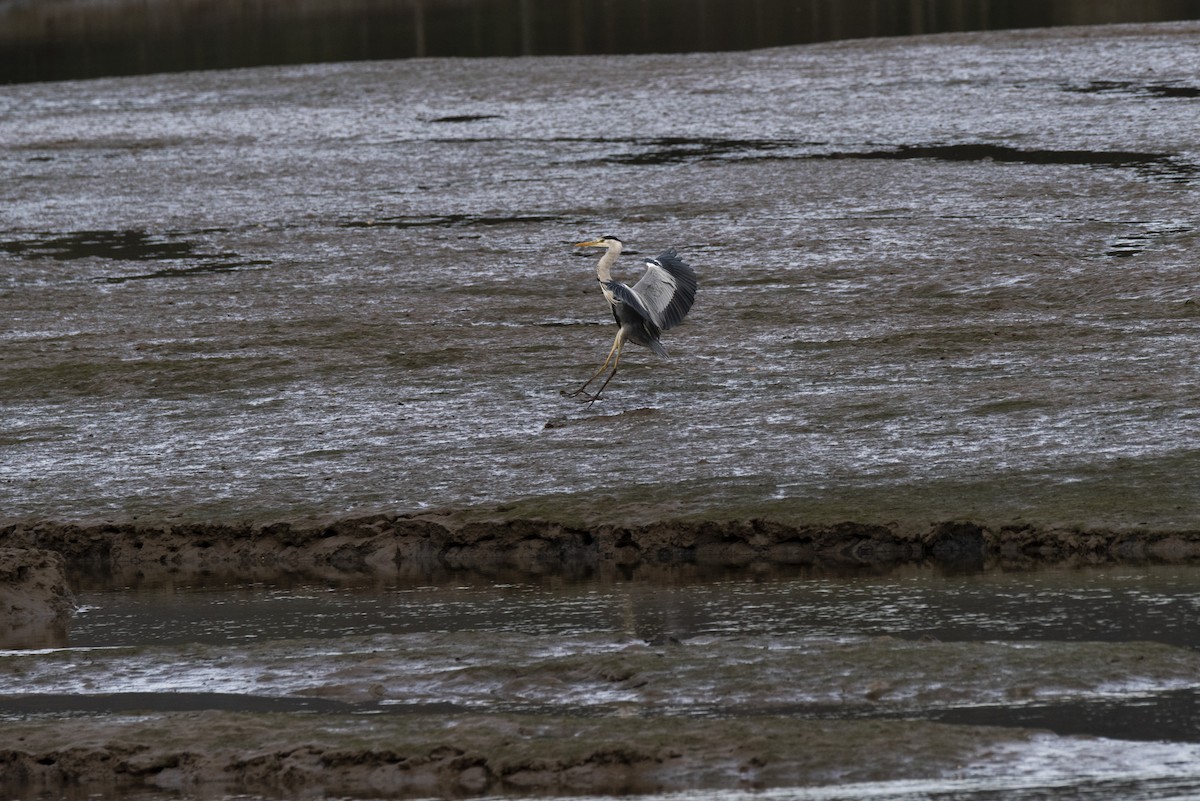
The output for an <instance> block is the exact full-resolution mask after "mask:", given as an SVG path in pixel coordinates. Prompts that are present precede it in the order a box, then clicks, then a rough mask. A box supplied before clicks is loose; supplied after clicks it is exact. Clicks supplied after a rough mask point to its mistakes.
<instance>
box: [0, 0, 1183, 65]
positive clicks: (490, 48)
mask: <svg viewBox="0 0 1200 801" xmlns="http://www.w3.org/2000/svg"><path fill="white" fill-rule="evenodd" d="M1197 17H1200V0H1145V2H1112V3H1093V2H1088V1H1087V0H1057V1H1053V0H1051V1H1050V2H1043V1H1042V0H1014V2H1008V3H994V2H990V0H892V1H891V2H887V1H886V0H856V1H854V2H842V0H755V2H753V3H746V2H743V1H742V0H656V2H652V3H647V2H645V0H402V1H401V2H395V1H394V0H309V2H305V3H243V2H240V1H239V0H183V1H182V2H175V3H152V4H147V3H144V2H140V0H137V1H135V0H111V1H110V2H99V3H94V2H84V1H83V0H74V1H72V2H56V3H23V2H0V54H2V55H0V83H14V82H22V81H43V80H62V79H69V78H87V77H96V76H101V75H130V74H141V73H150V72H170V71H181V70H195V69H224V68H235V67H249V66H262V65H268V64H299V63H309V62H331V61H351V60H363V59H392V58H410V57H426V56H429V57H434V56H439V57H440V56H516V55H563V54H592V53H664V52H665V53H679V52H693V51H713V50H744V49H750V48H758V47H773V46H781V45H789V44H801V43H807V42H817V41H829V40H834V39H848V38H860V37H874V36H904V35H911V34H922V33H940V32H946V31H966V30H995V29H1003V28H1030V27H1046V26H1053V25H1090V24H1101V23H1114V22H1153V21H1164V20H1178V19H1194V18H1197Z"/></svg>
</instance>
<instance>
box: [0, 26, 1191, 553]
mask: <svg viewBox="0 0 1200 801" xmlns="http://www.w3.org/2000/svg"><path fill="white" fill-rule="evenodd" d="M1198 37H1200V33H1198V32H1197V30H1196V28H1195V26H1194V25H1188V24H1179V25H1165V26H1152V27H1145V28H1140V27H1132V28H1103V29H1062V30H1055V31H1049V32H1023V33H1001V34H986V35H983V34H981V35H962V36H947V37H940V38H929V39H915V40H886V41H874V42H868V43H862V42H847V43H839V44H831V45H821V46H814V47H807V48H793V49H782V50H768V51H755V52H750V53H729V54H705V55H696V56H661V57H657V56H654V57H652V56H646V57H624V58H592V59H585V58H580V59H573V58H562V59H514V60H499V61H455V60H430V61H411V62H389V63H366V64H361V63H360V64H345V65H326V66H313V67H297V68H286V69H284V68H279V69H262V70H251V71H237V72H227V73H222V72H213V73H190V74H181V75H164V76H149V77H144V78H137V79H120V80H118V79H112V80H98V81H85V82H77V83H57V84H55V83H51V84H37V85H29V86H16V87H5V88H4V89H3V91H2V92H0V111H2V112H3V113H2V114H0V142H3V145H2V146H0V161H2V163H3V167H4V170H5V172H6V174H8V175H10V176H11V177H12V179H11V180H8V181H5V182H4V184H3V186H2V187H0V201H2V202H3V203H4V206H5V216H4V222H3V224H2V230H0V263H2V264H3V270H2V271H0V280H2V282H3V283H2V284H0V292H3V297H4V306H5V310H6V314H5V317H4V321H3V323H0V338H2V339H3V345H4V354H5V356H4V360H3V361H2V362H0V398H2V400H0V404H2V405H3V424H2V425H3V427H2V428H0V447H3V448H4V452H5V459H4V460H3V463H2V465H0V471H3V472H2V473H0V481H2V482H3V487H4V492H5V504H4V512H3V513H4V515H5V516H6V517H8V518H9V519H30V518H38V519H49V520H65V521H73V520H88V519H90V520H95V519H111V520H115V521H117V522H130V521H134V520H137V521H143V522H146V523H149V524H151V525H158V524H161V523H163V522H204V523H209V522H213V521H221V522H224V521H242V520H253V521H256V522H272V521H276V520H281V519H292V518H294V517H297V516H305V515H312V516H317V517H320V518H322V519H328V518H331V517H332V518H337V517H343V516H346V515H350V514H362V513H368V512H370V513H374V512H387V513H391V512H400V513H403V512H410V511H415V510H421V509H430V508H442V507H451V508H465V507H474V506H477V505H485V506H491V505H494V504H496V503H511V502H521V503H523V504H525V505H526V509H525V511H524V512H523V513H522V515H521V516H522V517H530V518H542V519H552V520H561V521H564V522H566V521H569V520H571V519H573V518H575V517H576V516H579V515H582V514H584V513H591V516H592V517H593V518H595V519H598V520H600V522H602V523H622V522H625V521H626V520H627V519H628V518H629V517H631V516H634V515H640V516H641V517H642V519H643V520H646V519H649V520H660V519H670V518H674V517H679V516H689V517H695V516H704V515H721V516H725V517H728V518H734V519H752V518H757V517H766V516H771V517H784V518H785V519H788V520H795V521H798V522H801V523H822V524H823V523H836V522H842V521H845V520H852V521H856V522H859V523H866V524H887V523H889V522H892V521H899V522H901V523H910V522H914V521H915V522H916V523H918V524H922V525H924V524H928V523H930V522H934V521H942V520H949V519H971V520H974V521H975V522H977V523H980V524H988V525H1000V524H1010V523H1014V522H1015V523H1022V522H1027V523H1031V524H1036V525H1042V526H1076V525H1080V526H1085V527H1088V528H1095V527H1103V528H1122V529H1132V528H1136V527H1139V526H1140V527H1147V528H1152V529H1155V530H1168V529H1173V530H1181V529H1194V528H1196V521H1197V520H1200V506H1198V501H1197V498H1200V493H1197V492H1196V491H1195V490H1196V488H1197V487H1198V486H1200V474H1198V472H1197V471H1198V470H1200V468H1198V465H1200V460H1198V459H1196V458H1195V457H1196V453H1197V452H1196V445H1195V443H1196V442H1197V441H1200V440H1198V438H1197V436H1196V434H1197V419H1196V415H1195V412H1194V405H1195V404H1194V388H1195V386H1196V385H1197V383H1200V376H1198V375H1197V370H1198V369H1200V367H1198V366H1197V362H1196V360H1195V359H1194V358H1193V356H1194V352H1195V348H1194V344H1195V339H1196V336H1197V326H1198V325H1200V306H1197V304H1196V303H1195V302H1193V300H1194V298H1195V296H1196V288H1195V271H1194V258H1193V256H1194V253H1195V249H1196V244H1197V236H1198V235H1197V230H1198V229H1197V225H1196V215H1195V209H1196V207H1197V203H1196V200H1197V198H1196V175H1197V174H1198V169H1200V167H1198V165H1200V153H1198V152H1197V151H1196V141H1195V137H1194V136H1193V135H1192V131H1195V130H1196V129H1197V128H1198V127H1200V119H1198V117H1200V103H1198V102H1197V99H1196V97H1195V96H1193V95H1192V94H1191V92H1192V90H1194V89H1195V88H1196V86H1195V71H1194V63H1193V58H1192V55H1193V53H1194V52H1195V47H1196V43H1197V38H1198ZM613 87H620V90H619V91H614V90H613ZM601 233H614V234H617V235H620V236H621V237H622V238H624V239H625V240H626V241H627V242H628V243H629V244H630V247H631V249H632V250H633V251H635V252H634V254H633V256H632V258H636V255H637V254H638V253H641V254H645V253H655V252H657V249H660V248H662V247H667V246H672V247H675V248H677V249H678V250H679V252H680V253H681V254H683V255H684V256H685V257H686V258H687V259H688V260H689V261H690V262H691V263H692V264H694V265H695V267H696V269H697V271H698V273H699V275H700V282H701V289H700V293H699V295H698V296H697V301H696V306H695V307H694V309H693V311H692V313H691V315H690V316H689V319H688V322H687V323H686V324H685V325H683V326H682V327H680V328H679V329H677V330H673V331H671V332H670V338H669V341H667V342H666V343H665V344H666V345H667V348H668V349H669V350H670V351H671V353H672V359H671V360H669V361H663V360H659V359H657V358H655V357H653V356H652V355H651V354H648V353H645V352H643V351H638V350H635V351H634V352H631V353H630V354H629V355H628V356H627V359H626V364H625V367H624V369H623V370H622V373H621V375H620V376H619V378H618V380H617V381H615V382H614V384H613V385H611V386H610V388H609V389H610V390H611V392H610V393H609V396H608V398H607V399H606V400H605V401H604V402H603V403H600V404H597V405H596V406H594V407H591V408H590V409H589V408H584V407H582V406H580V405H578V404H573V403H570V402H568V401H565V400H564V399H563V398H562V397H561V396H560V394H559V392H560V390H562V389H564V388H568V387H571V386H572V385H577V384H578V383H579V382H581V381H582V380H583V378H585V377H586V376H587V375H589V374H590V372H591V371H592V370H593V369H594V368H595V366H596V365H598V364H599V362H600V360H601V359H602V358H603V356H604V354H605V353H606V352H607V348H608V345H609V343H610V342H611V333H612V332H611V318H610V317H608V316H607V312H606V310H605V308H604V304H603V300H602V299H601V298H600V297H599V295H598V293H597V291H596V286H595V280H594V277H593V273H592V263H593V262H592V259H591V258H590V257H584V256H582V255H576V254H573V253H572V251H571V248H570V243H571V242H576V241H580V240H581V239H582V238H584V237H585V236H596V235H599V234H601ZM618 274H622V273H621V271H620V270H618Z"/></svg>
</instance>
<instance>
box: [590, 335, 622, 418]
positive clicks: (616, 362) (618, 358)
mask: <svg viewBox="0 0 1200 801" xmlns="http://www.w3.org/2000/svg"><path fill="white" fill-rule="evenodd" d="M621 344H622V343H621V342H618V343H617V356H616V358H615V359H613V369H612V372H611V373H609V374H608V378H606V379H604V383H603V384H601V385H600V389H598V390H596V392H595V394H594V395H592V399H591V400H590V401H588V403H589V404H592V403H595V402H596V401H598V400H600V393H601V392H603V391H604V388H605V387H607V386H608V382H609V381H612V380H613V376H614V375H616V374H617V367H618V366H619V365H620V364H621Z"/></svg>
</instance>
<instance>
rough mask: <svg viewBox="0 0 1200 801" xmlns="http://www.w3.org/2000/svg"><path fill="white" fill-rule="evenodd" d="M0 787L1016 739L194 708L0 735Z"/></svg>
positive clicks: (606, 776)
mask: <svg viewBox="0 0 1200 801" xmlns="http://www.w3.org/2000/svg"><path fill="white" fill-rule="evenodd" d="M6 731H7V736H6V738H5V739H6V741H7V743H8V745H7V747H5V748H0V768H3V770H0V775H2V776H4V777H5V778H4V779H3V780H0V789H3V790H4V791H6V792H13V791H17V790H21V789H24V790H26V791H28V790H29V789H35V790H36V791H45V792H56V791H62V790H63V789H64V788H69V787H87V788H89V789H91V788H95V789H97V790H103V791H105V792H108V793H112V792H117V791H121V790H136V789H145V788H162V789H172V790H205V791H209V792H239V793H255V794H288V793H296V792H304V793H306V794H317V793H323V794H326V795H334V796H337V795H346V796H357V797H362V796H428V795H436V796H439V797H455V796H467V795H471V796H474V795H483V794H488V793H497V792H518V793H534V792H538V793H541V792H553V793H561V794H568V793H605V794H618V793H627V792H637V793H647V792H654V791H670V790H683V789H687V788H691V787H695V786H697V785H701V786H706V787H711V788H758V787H777V786H787V785H802V784H812V783H817V782H828V781H838V780H840V781H866V780H880V779H891V778H896V777H899V776H930V775H938V774H940V773H943V772H948V771H952V770H954V769H956V768H959V767H961V766H962V765H963V764H965V763H967V762H969V761H971V759H972V758H974V757H976V756H977V755H978V754H979V753H980V752H981V751H983V750H984V749H986V748H988V747H995V746H997V745H1000V744H1003V743H1012V742H1019V741H1021V740H1024V739H1026V738H1027V737H1028V734H1027V733H999V732H998V731H997V730H988V729H982V728H980V729H965V728H963V727H951V726H942V725H938V724H931V723H913V722H903V721H857V722H855V721H813V720H790V721H789V720H780V719H777V718H769V717H766V718H763V717H755V718H750V719H745V720H737V721H728V720H726V721H688V723H687V725H686V727H682V726H681V724H680V721H678V720H671V719H659V720H647V719H641V718H629V719H623V720H622V719H613V718H608V719H604V720H584V719H571V718H561V717H536V716H521V717H513V716H505V715H486V716H484V715H472V714H469V713H463V712H454V711H420V710H417V711H413V712H412V713H411V714H396V715H388V716H385V717H382V718H381V717H378V716H375V717H370V718H361V717H359V718H354V717H350V716H303V715H259V716H254V715H245V714H234V713H219V712H203V713H194V714H186V713H184V714H159V715H139V716H128V717H124V718H122V717H114V718H111V719H108V720H103V721H78V720H74V721H66V722H59V723H58V724H57V725H56V724H54V723H38V724H22V723H15V724H11V725H7V729H6Z"/></svg>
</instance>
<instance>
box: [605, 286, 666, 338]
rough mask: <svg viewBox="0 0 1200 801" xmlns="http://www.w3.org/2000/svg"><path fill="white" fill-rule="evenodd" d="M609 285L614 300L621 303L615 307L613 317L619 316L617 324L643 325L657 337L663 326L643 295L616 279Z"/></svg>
mask: <svg viewBox="0 0 1200 801" xmlns="http://www.w3.org/2000/svg"><path fill="white" fill-rule="evenodd" d="M607 286H608V289H609V291H610V292H612V293H613V300H615V301H616V302H617V304H619V305H617V306H614V308H613V317H615V318H617V324H618V325H620V324H624V323H630V324H634V325H642V326H645V328H646V332H647V333H648V334H650V336H651V337H657V336H658V334H659V330H660V329H661V327H662V326H660V325H659V324H658V320H657V318H656V317H655V315H654V312H652V311H651V310H650V309H648V308H647V307H646V304H645V302H644V301H643V299H642V296H641V295H639V294H637V292H635V291H634V290H633V289H630V288H629V287H627V286H625V285H624V284H620V283H617V282H616V281H611V282H609V283H608V285H607ZM622 306H624V307H627V308H628V309H629V311H626V310H625V309H624V308H622ZM631 312H632V314H631Z"/></svg>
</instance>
